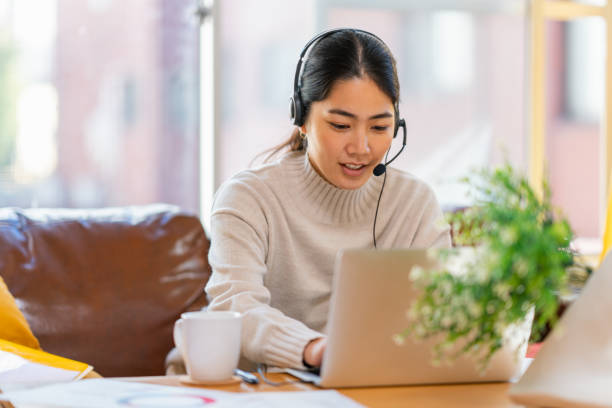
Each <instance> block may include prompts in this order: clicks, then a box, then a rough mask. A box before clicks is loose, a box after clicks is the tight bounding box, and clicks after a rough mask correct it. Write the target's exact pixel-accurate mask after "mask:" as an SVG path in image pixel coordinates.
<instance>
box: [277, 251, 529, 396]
mask: <svg viewBox="0 0 612 408" xmlns="http://www.w3.org/2000/svg"><path fill="white" fill-rule="evenodd" d="M428 253H429V255H428ZM417 265H418V266H421V267H424V268H430V267H434V266H436V261H435V258H434V257H433V256H432V255H431V251H429V252H428V251H427V250H414V249H402V250H345V251H340V252H339V253H338V257H337V260H336V265H335V274H334V285H333V293H332V298H331V304H330V312H329V321H328V333H327V334H328V340H327V341H328V343H327V348H326V350H325V354H324V356H323V364H322V367H321V370H320V374H319V375H315V374H313V373H304V372H301V371H299V370H292V369H289V370H287V372H289V373H290V374H292V375H295V376H297V377H299V378H302V379H304V380H307V381H311V382H313V383H315V384H316V385H319V386H321V387H334V388H336V387H362V386H380V385H407V384H441V383H469V382H494V381H509V380H512V379H513V378H515V377H517V376H518V375H520V373H521V371H522V366H523V360H524V355H525V351H526V347H527V340H528V338H529V334H530V329H531V320H532V316H528V317H526V319H525V321H524V322H523V323H522V324H521V325H520V327H518V328H515V330H511V331H509V333H512V335H509V336H508V338H507V339H505V344H504V346H503V347H502V349H501V350H499V351H498V352H496V353H495V355H494V356H493V357H492V359H491V361H490V364H489V367H488V369H487V370H486V372H485V373H481V372H480V371H479V370H478V368H477V364H476V362H475V361H474V360H473V359H471V358H469V357H461V358H459V359H457V360H456V361H455V362H454V363H453V364H452V365H448V364H444V363H443V364H441V365H437V366H436V365H433V364H432V349H433V345H434V341H433V340H431V341H421V342H416V341H414V340H413V339H411V338H407V339H406V341H405V343H404V344H403V345H398V344H396V343H395V342H394V341H393V335H395V334H397V333H401V332H402V331H403V330H404V329H405V328H406V327H407V326H408V320H407V317H406V312H407V310H408V309H409V308H410V306H411V304H412V301H413V300H414V299H415V296H416V295H417V292H416V290H415V289H414V288H413V286H412V281H411V280H410V279H409V273H410V271H411V269H412V268H413V267H414V266H417ZM519 345H520V348H521V349H520V350H519V352H518V353H517V352H516V348H517V347H518V346H519Z"/></svg>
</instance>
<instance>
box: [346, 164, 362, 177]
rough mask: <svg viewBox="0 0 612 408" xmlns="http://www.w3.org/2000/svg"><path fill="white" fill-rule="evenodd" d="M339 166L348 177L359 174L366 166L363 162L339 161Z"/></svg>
mask: <svg viewBox="0 0 612 408" xmlns="http://www.w3.org/2000/svg"><path fill="white" fill-rule="evenodd" d="M340 166H342V171H343V172H344V174H345V175H347V176H350V177H358V176H361V175H362V174H363V172H364V171H365V169H366V168H367V167H368V165H367V164H365V163H340Z"/></svg>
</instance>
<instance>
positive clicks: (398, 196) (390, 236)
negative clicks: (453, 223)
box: [206, 152, 450, 367]
mask: <svg viewBox="0 0 612 408" xmlns="http://www.w3.org/2000/svg"><path fill="white" fill-rule="evenodd" d="M383 177H384V176H380V177H375V176H372V177H371V178H370V179H369V180H368V182H367V183H366V184H365V185H364V186H362V187H361V188H360V189H358V190H342V189H339V188H336V187H335V186H333V185H331V184H329V183H328V182H326V181H325V180H324V179H323V178H322V177H321V176H319V175H318V173H316V171H315V170H314V169H313V167H312V166H311V165H310V162H309V160H308V158H307V155H306V154H304V153H300V152H295V153H290V154H287V155H285V156H283V158H281V159H280V160H279V161H277V162H275V163H272V164H268V165H265V166H263V167H259V168H257V169H254V170H246V171H243V172H241V173H239V174H237V175H236V176H234V177H233V178H232V179H230V180H229V181H227V182H226V183H224V184H223V185H222V186H221V187H220V188H219V190H218V191H217V194H216V196H215V201H214V204H213V211H212V217H211V247H210V251H209V262H210V265H211V266H212V276H211V278H210V280H209V282H208V284H207V285H206V292H207V294H208V295H209V297H210V305H209V310H234V311H238V312H242V313H243V314H244V317H243V326H242V329H243V332H242V333H243V334H242V354H243V356H244V357H246V358H247V359H249V360H251V361H254V362H264V363H267V364H270V365H275V366H280V367H302V353H303V349H304V347H305V346H306V344H307V343H308V342H309V341H310V340H312V339H314V338H317V337H321V336H322V335H323V334H324V333H326V324H327V314H328V309H329V300H330V295H331V284H332V274H333V267H334V260H335V257H336V253H337V251H338V250H339V249H341V248H372V247H373V243H372V224H373V221H374V213H375V210H376V202H377V200H378V194H379V193H380V188H381V186H382V182H383ZM376 233H377V238H376V241H377V247H378V248H410V247H416V248H428V247H448V246H450V234H449V229H448V226H447V225H445V223H444V222H443V221H442V213H441V211H440V207H439V205H438V203H437V201H436V198H435V196H434V194H433V192H432V190H431V189H430V188H429V187H428V186H427V185H426V184H424V183H423V182H422V181H419V180H418V179H416V178H415V177H413V176H411V175H409V174H407V173H404V172H401V171H398V170H395V169H391V168H388V169H387V181H386V185H385V188H384V192H383V196H382V199H381V203H380V209H379V213H378V220H377V225H376Z"/></svg>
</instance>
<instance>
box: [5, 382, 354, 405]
mask: <svg viewBox="0 0 612 408" xmlns="http://www.w3.org/2000/svg"><path fill="white" fill-rule="evenodd" d="M0 398H6V399H8V400H10V401H11V402H12V403H13V404H15V405H18V404H31V405H43V406H45V407H63V408H72V407H79V408H125V406H134V407H144V406H146V407H179V406H189V407H199V406H206V405H209V404H213V406H215V407H218V408H222V407H225V408H228V407H241V408H260V407H273V408H274V407H279V408H280V407H283V408H284V407H287V406H290V407H297V408H301V407H312V406H317V407H346V408H358V407H362V405H360V404H357V403H356V402H354V401H352V400H351V399H349V398H347V397H345V396H343V395H341V394H339V393H338V392H336V391H331V390H330V391H307V392H261V393H248V394H246V393H245V394H240V393H230V392H223V391H215V390H207V389H200V388H193V387H170V386H165V385H154V384H144V383H135V382H123V381H117V380H108V379H92V380H81V381H77V382H72V383H65V384H55V385H49V386H45V387H39V388H34V389H29V390H27V391H25V390H22V391H12V392H7V393H5V394H0Z"/></svg>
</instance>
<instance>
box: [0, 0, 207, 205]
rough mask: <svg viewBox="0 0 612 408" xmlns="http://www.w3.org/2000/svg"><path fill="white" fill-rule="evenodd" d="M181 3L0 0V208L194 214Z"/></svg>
mask: <svg viewBox="0 0 612 408" xmlns="http://www.w3.org/2000/svg"><path fill="white" fill-rule="evenodd" d="M194 4H195V3H194V1H193V0H161V1H148V0H130V1H121V0H45V1H38V0H0V206H22V207H29V206H48V207H102V206H112V205H132V204H145V203H151V202H167V203H172V204H177V205H180V206H181V207H183V208H185V209H188V210H193V211H199V157H198V155H199V126H200V122H199V38H200V37H199V21H198V20H197V18H196V17H195V15H194Z"/></svg>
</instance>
